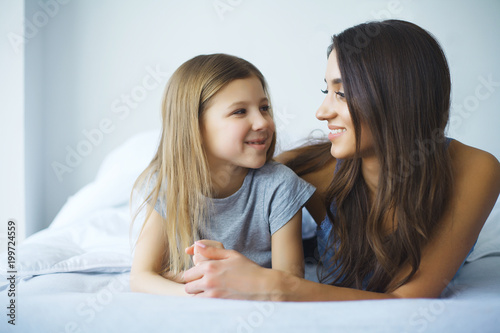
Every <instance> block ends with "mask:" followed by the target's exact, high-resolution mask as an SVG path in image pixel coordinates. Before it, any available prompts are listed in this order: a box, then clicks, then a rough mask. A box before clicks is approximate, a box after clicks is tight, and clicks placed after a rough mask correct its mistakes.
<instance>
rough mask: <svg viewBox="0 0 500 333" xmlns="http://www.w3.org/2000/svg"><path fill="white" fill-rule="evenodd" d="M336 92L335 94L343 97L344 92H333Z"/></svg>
mask: <svg viewBox="0 0 500 333" xmlns="http://www.w3.org/2000/svg"><path fill="white" fill-rule="evenodd" d="M335 93H336V94H337V96H340V97H341V98H345V94H344V93H343V92H341V91H336V92H335Z"/></svg>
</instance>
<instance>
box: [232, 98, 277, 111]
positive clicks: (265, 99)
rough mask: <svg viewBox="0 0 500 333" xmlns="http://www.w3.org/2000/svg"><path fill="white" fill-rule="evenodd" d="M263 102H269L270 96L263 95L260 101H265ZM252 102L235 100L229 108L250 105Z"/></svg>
mask: <svg viewBox="0 0 500 333" xmlns="http://www.w3.org/2000/svg"><path fill="white" fill-rule="evenodd" d="M263 102H269V100H268V98H267V97H263V98H262V99H261V100H260V101H259V104H260V103H263ZM249 103H250V102H248V101H237V102H234V103H232V104H231V105H229V106H228V107H227V109H232V108H235V107H241V106H246V105H248V104H249Z"/></svg>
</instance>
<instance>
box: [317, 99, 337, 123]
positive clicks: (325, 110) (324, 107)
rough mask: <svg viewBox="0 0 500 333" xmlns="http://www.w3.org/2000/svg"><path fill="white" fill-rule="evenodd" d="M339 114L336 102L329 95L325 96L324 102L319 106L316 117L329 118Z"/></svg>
mask: <svg viewBox="0 0 500 333" xmlns="http://www.w3.org/2000/svg"><path fill="white" fill-rule="evenodd" d="M336 115H337V113H336V112H335V102H334V101H333V100H332V99H331V97H330V96H329V95H326V96H325V99H324V100H323V103H321V105H320V106H319V108H318V110H317V111H316V118H318V119H319V120H328V119H331V118H334V117H335V116H336Z"/></svg>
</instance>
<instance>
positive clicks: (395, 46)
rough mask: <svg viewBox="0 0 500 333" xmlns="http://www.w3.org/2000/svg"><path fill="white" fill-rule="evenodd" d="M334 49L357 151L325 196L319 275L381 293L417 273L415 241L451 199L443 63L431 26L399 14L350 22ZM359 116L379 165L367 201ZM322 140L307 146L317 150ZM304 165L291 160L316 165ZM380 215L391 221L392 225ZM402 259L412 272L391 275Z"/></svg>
mask: <svg viewBox="0 0 500 333" xmlns="http://www.w3.org/2000/svg"><path fill="white" fill-rule="evenodd" d="M332 50H335V51H336V54H337V60H338V64H339V69H340V72H341V76H342V81H343V86H344V93H345V96H346V100H347V105H348V108H349V112H350V114H351V118H352V121H353V124H354V127H355V136H356V150H357V156H355V157H354V158H353V159H349V160H344V161H342V163H341V164H340V167H339V168H338V170H337V172H336V174H335V176H334V177H333V180H332V182H331V184H330V186H329V189H328V191H327V194H326V197H325V205H326V207H327V215H328V219H327V223H332V233H331V235H330V237H329V242H328V244H329V245H328V248H327V252H328V251H329V250H333V251H330V252H333V253H334V255H333V257H330V258H327V256H324V257H323V258H322V259H323V276H321V277H320V279H321V280H322V282H327V283H331V284H335V285H339V286H345V287H354V288H358V289H362V288H363V287H365V288H366V289H367V290H370V291H377V292H387V291H391V290H394V289H396V288H397V287H399V286H401V285H402V284H404V283H406V282H407V281H408V280H409V279H411V278H412V277H413V276H414V274H415V273H416V271H417V269H418V267H419V265H420V260H421V254H422V248H423V246H424V245H425V244H426V242H428V240H429V239H430V238H431V237H432V235H433V231H434V230H436V228H437V226H438V221H439V219H440V218H441V216H442V214H443V211H444V209H445V208H446V206H447V205H448V198H449V194H450V191H451V186H452V172H451V160H450V156H449V153H448V150H447V149H446V146H445V142H446V140H445V137H444V130H445V127H446V124H447V122H448V117H449V107H450V89H451V82H450V74H449V69H448V65H447V61H446V58H445V56H444V53H443V51H442V49H441V47H440V46H439V44H438V43H437V41H436V40H435V39H434V38H433V37H432V36H431V35H430V34H429V33H428V32H426V31H425V30H423V29H422V28H420V27H418V26H417V25H415V24H412V23H409V22H404V21H398V20H388V21H382V22H370V23H365V24H361V25H358V26H355V27H353V28H350V29H347V30H345V31H344V32H342V33H340V34H338V35H335V36H333V38H332V44H331V45H330V47H329V49H328V55H330V53H331V51H332ZM361 124H363V125H364V126H366V127H367V128H369V129H370V131H371V134H372V136H373V146H374V147H375V152H376V155H377V157H378V160H379V161H380V166H381V173H380V175H379V184H378V188H377V192H376V193H375V196H374V197H373V199H370V196H369V194H368V189H367V186H366V183H365V181H364V179H363V177H362V174H361V163H362V160H361V158H360V156H359V151H360V147H359V143H360V137H361ZM325 146H326V145H325V144H319V145H316V146H312V147H310V148H308V149H307V150H308V151H312V150H316V149H319V150H322V151H323V152H324V151H325V149H324V148H325ZM304 156H305V155H304ZM309 157H311V156H309ZM299 159H302V160H303V161H305V159H303V157H299ZM323 159H324V158H323ZM316 160H317V158H316ZM313 161H314V159H313V160H310V161H309V166H311V165H313V164H311V163H315V162H313ZM293 164H295V166H293ZM305 164H307V163H301V162H300V161H295V162H293V161H292V162H291V163H290V165H291V166H292V167H295V168H297V167H299V166H300V167H299V168H300V169H302V170H306V169H307V171H308V172H310V171H312V170H313V169H314V167H313V169H311V167H309V168H307V167H304V165H305ZM318 168H319V166H318ZM332 203H333V204H334V205H332ZM334 206H336V210H335V209H333V207H334ZM386 221H394V222H393V224H392V228H390V225H389V229H388V228H387V227H388V226H387V222H386ZM325 253H326V252H325ZM404 265H409V266H410V267H411V272H410V273H409V274H407V276H405V277H403V278H399V279H398V280H397V281H396V280H395V279H396V276H397V274H398V273H400V272H401V269H402V267H403V266H404ZM365 281H367V285H364V282H365Z"/></svg>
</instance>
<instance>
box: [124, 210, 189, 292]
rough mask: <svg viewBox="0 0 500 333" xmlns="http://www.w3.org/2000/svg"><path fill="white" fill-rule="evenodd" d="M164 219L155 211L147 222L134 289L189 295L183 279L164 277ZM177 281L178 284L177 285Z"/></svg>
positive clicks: (139, 244)
mask: <svg viewBox="0 0 500 333" xmlns="http://www.w3.org/2000/svg"><path fill="white" fill-rule="evenodd" d="M161 223H162V219H161V216H160V215H159V214H158V213H157V212H156V211H155V210H153V211H152V213H151V215H150V217H149V218H148V220H147V221H146V224H145V225H144V228H143V230H142V232H141V234H140V236H139V239H138V240H137V244H136V247H135V254H134V259H133V262H132V270H131V272H130V289H131V290H132V291H135V292H143V293H150V294H162V295H178V296H187V295H188V294H187V293H186V292H185V291H184V284H183V283H180V282H182V278H181V277H174V276H170V277H169V278H170V279H167V278H166V277H164V276H162V275H161V270H162V267H161V264H162V260H163V257H164V255H165V254H166V252H165V248H166V244H165V238H164V237H163V235H164V234H163V228H162V225H161ZM174 281H175V282H174Z"/></svg>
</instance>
